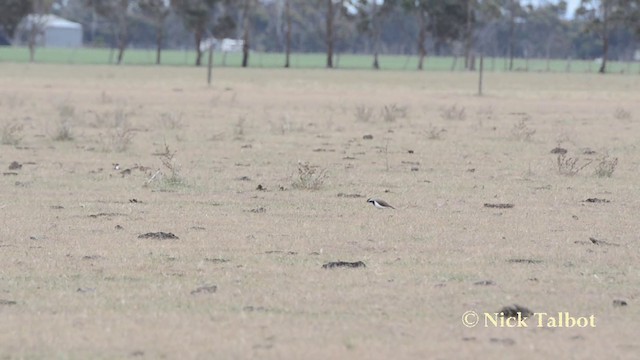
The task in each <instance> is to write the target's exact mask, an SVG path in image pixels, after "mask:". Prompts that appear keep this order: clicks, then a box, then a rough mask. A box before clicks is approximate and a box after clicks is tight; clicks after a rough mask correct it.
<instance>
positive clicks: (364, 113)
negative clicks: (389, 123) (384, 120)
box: [355, 105, 373, 122]
mask: <svg viewBox="0 0 640 360" xmlns="http://www.w3.org/2000/svg"><path fill="white" fill-rule="evenodd" d="M355 115H356V120H357V121H361V122H369V121H370V120H371V118H373V108H372V107H370V106H366V105H358V106H356V110H355Z"/></svg>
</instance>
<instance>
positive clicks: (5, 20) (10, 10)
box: [0, 0, 33, 39]
mask: <svg viewBox="0 0 640 360" xmlns="http://www.w3.org/2000/svg"><path fill="white" fill-rule="evenodd" d="M32 8H33V6H32V3H31V1H26V0H0V29H2V30H4V32H5V33H6V34H7V35H8V37H9V38H10V39H11V38H13V36H14V34H15V32H16V28H17V27H18V23H20V20H22V18H23V17H25V16H26V15H27V14H29V13H30V12H31V10H32Z"/></svg>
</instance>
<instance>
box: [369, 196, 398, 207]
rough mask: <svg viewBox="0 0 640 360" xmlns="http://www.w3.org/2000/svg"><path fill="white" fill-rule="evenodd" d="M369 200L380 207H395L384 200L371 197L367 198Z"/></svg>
mask: <svg viewBox="0 0 640 360" xmlns="http://www.w3.org/2000/svg"><path fill="white" fill-rule="evenodd" d="M367 202H368V203H370V204H372V205H373V206H375V207H377V208H378V209H395V208H394V207H393V206H391V205H389V203H387V202H386V201H384V200H380V199H373V198H370V199H368V200H367Z"/></svg>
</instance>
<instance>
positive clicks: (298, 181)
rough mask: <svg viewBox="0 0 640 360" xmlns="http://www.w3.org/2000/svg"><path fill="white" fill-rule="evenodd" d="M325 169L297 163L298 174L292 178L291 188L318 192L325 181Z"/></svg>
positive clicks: (305, 163)
mask: <svg viewBox="0 0 640 360" xmlns="http://www.w3.org/2000/svg"><path fill="white" fill-rule="evenodd" d="M327 176H328V174H327V169H325V168H320V167H318V166H312V165H309V163H307V162H298V174H297V175H294V176H293V183H292V184H291V186H292V187H293V188H294V189H302V190H318V189H319V188H321V187H322V185H323V184H324V182H325V180H326V179H327Z"/></svg>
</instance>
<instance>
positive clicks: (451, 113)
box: [440, 104, 467, 121]
mask: <svg viewBox="0 0 640 360" xmlns="http://www.w3.org/2000/svg"><path fill="white" fill-rule="evenodd" d="M440 116H441V117H442V118H443V119H444V120H458V121H462V120H464V119H466V118H467V111H466V109H465V107H464V106H458V104H453V105H451V106H448V107H445V108H444V109H442V110H441V111H440Z"/></svg>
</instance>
